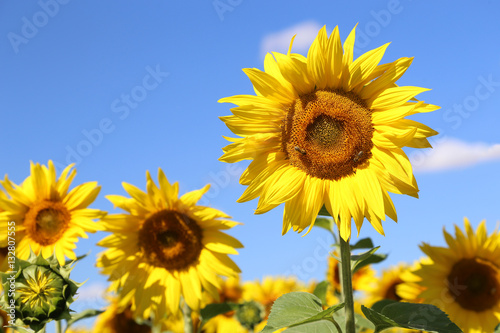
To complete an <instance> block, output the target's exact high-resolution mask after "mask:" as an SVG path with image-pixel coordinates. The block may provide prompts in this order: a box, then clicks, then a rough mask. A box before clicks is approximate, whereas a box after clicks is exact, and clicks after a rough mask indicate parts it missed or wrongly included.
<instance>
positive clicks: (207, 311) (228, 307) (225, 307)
mask: <svg viewBox="0 0 500 333" xmlns="http://www.w3.org/2000/svg"><path fill="white" fill-rule="evenodd" d="M238 307H239V304H236V303H229V302H228V303H214V304H208V305H207V306H205V307H204V308H203V309H201V310H200V315H201V318H202V319H203V324H204V323H206V322H207V321H208V320H210V319H212V318H213V317H215V316H218V315H220V314H223V313H226V312H229V311H236V310H237V309H238ZM203 324H202V325H203Z"/></svg>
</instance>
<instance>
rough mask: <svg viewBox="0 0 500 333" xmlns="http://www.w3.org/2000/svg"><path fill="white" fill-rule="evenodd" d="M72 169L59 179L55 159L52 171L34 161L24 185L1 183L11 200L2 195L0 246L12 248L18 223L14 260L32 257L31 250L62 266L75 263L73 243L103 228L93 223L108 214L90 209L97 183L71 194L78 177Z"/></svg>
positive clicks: (65, 170) (98, 187)
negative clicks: (12, 232)
mask: <svg viewBox="0 0 500 333" xmlns="http://www.w3.org/2000/svg"><path fill="white" fill-rule="evenodd" d="M72 167H73V165H69V166H67V167H66V168H65V169H64V170H63V171H62V173H61V175H60V176H59V178H57V177H56V170H55V167H54V164H53V163H52V161H49V163H48V167H46V166H45V165H40V164H38V163H37V164H34V163H31V175H30V176H29V177H28V178H26V180H25V181H24V182H23V183H22V184H21V185H20V186H18V185H16V184H14V183H12V182H11V181H10V180H9V179H8V177H7V176H5V179H4V180H3V181H0V183H1V184H2V186H3V188H4V189H5V192H6V193H7V194H8V197H7V196H0V210H3V211H1V212H0V229H1V230H2V232H1V233H0V247H5V246H7V245H8V244H9V242H8V241H9V240H10V239H9V238H8V232H7V230H11V229H8V228H9V227H12V226H14V224H12V222H15V242H16V245H15V249H16V251H15V252H16V256H17V257H18V258H20V259H28V257H29V254H30V248H31V249H32V250H33V252H35V254H38V253H39V252H40V251H41V252H42V255H43V256H44V257H49V256H50V255H51V254H52V252H53V251H54V249H55V255H56V257H57V260H58V261H59V263H60V264H61V265H63V264H64V262H65V257H68V258H70V259H76V255H75V252H74V251H73V249H74V248H76V245H75V243H76V242H77V241H78V237H82V238H87V237H88V236H87V234H86V232H96V231H97V230H100V226H99V225H98V224H97V223H95V222H94V221H93V220H94V219H99V218H101V217H103V216H104V215H105V213H104V212H102V211H100V210H98V209H90V208H87V206H88V205H90V204H91V203H92V202H93V201H94V200H95V198H96V197H97V195H98V194H99V191H100V186H97V182H88V183H84V184H81V185H79V186H77V187H75V188H73V189H72V190H71V191H69V192H68V189H69V186H70V184H71V181H72V180H73V178H74V177H75V175H76V170H75V169H73V170H72Z"/></svg>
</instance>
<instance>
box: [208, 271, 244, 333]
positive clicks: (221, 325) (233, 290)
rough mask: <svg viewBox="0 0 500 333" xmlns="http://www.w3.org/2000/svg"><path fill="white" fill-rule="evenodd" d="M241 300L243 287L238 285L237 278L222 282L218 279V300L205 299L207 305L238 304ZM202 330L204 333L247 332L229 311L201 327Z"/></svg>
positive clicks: (238, 280) (232, 312)
mask: <svg viewBox="0 0 500 333" xmlns="http://www.w3.org/2000/svg"><path fill="white" fill-rule="evenodd" d="M242 300H243V287H242V285H241V284H240V279H239V276H238V277H229V278H227V279H224V280H223V279H220V289H219V298H218V300H217V299H212V298H211V297H208V298H207V301H208V303H218V302H221V303H223V302H231V303H240V302H241V301H242ZM203 330H204V331H205V332H206V333H224V332H232V333H245V332H248V330H247V329H246V328H244V327H243V326H242V325H241V324H240V322H239V321H238V319H236V317H235V312H234V311H230V312H227V313H224V314H221V315H218V316H215V317H214V318H212V319H210V320H209V321H208V322H207V323H206V324H205V325H204V326H203Z"/></svg>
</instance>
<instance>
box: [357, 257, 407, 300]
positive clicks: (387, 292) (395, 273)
mask: <svg viewBox="0 0 500 333" xmlns="http://www.w3.org/2000/svg"><path fill="white" fill-rule="evenodd" d="M407 269H408V266H407V265H406V264H399V265H397V266H391V267H389V268H387V269H384V270H382V276H381V277H380V278H378V279H373V280H372V283H366V284H363V285H360V286H359V290H360V291H363V292H364V293H365V299H364V300H363V302H362V304H363V305H365V306H368V307H370V306H372V305H373V304H374V303H376V302H378V301H380V300H383V299H390V300H393V301H401V300H403V298H402V297H401V296H400V295H399V294H398V293H397V292H396V290H397V287H398V286H399V285H400V284H402V283H403V282H404V281H403V279H402V275H403V274H404V272H405V271H406V270H407Z"/></svg>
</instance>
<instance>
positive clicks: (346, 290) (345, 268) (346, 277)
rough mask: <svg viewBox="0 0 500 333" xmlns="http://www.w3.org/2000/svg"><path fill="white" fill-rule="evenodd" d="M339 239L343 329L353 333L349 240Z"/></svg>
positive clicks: (354, 330)
mask: <svg viewBox="0 0 500 333" xmlns="http://www.w3.org/2000/svg"><path fill="white" fill-rule="evenodd" d="M339 239H340V259H341V274H342V297H343V298H344V303H345V307H344V310H345V329H346V333H355V332H356V326H355V322H354V298H353V290H352V272H351V248H350V246H349V240H347V241H344V239H343V238H342V236H340V237H339Z"/></svg>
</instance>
